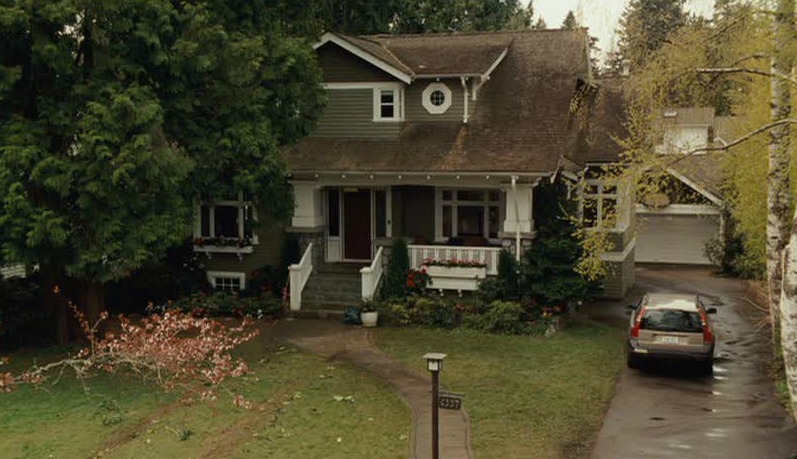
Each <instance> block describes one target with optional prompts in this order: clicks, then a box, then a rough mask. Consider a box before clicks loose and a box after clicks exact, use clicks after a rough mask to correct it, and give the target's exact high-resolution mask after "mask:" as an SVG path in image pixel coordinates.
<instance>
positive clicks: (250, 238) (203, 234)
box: [194, 193, 257, 246]
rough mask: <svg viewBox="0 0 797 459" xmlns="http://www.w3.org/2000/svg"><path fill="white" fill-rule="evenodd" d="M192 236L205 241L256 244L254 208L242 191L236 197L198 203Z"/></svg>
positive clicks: (210, 243) (223, 243)
mask: <svg viewBox="0 0 797 459" xmlns="http://www.w3.org/2000/svg"><path fill="white" fill-rule="evenodd" d="M198 217H199V218H198V222H197V225H196V227H195V230H194V233H195V234H194V236H195V237H196V238H198V239H199V240H200V241H202V243H203V244H206V245H231V244H232V245H235V244H237V245H239V246H241V244H243V245H250V244H257V234H256V233H255V232H254V225H255V223H256V222H257V210H256V209H255V206H254V205H253V203H252V202H251V201H248V200H245V199H244V196H243V194H242V193H239V194H238V199H234V200H222V201H214V202H206V203H201V204H200V205H199V212H198Z"/></svg>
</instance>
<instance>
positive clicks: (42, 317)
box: [0, 276, 50, 350]
mask: <svg viewBox="0 0 797 459" xmlns="http://www.w3.org/2000/svg"><path fill="white" fill-rule="evenodd" d="M49 321H50V314H48V313H47V311H46V310H45V309H44V307H43V305H42V301H41V297H40V291H39V283H38V281H37V279H36V278H35V277H29V278H19V277H14V278H10V279H4V278H3V277H2V276H0V348H2V349H5V350H10V349H14V348H17V347H19V346H22V345H31V344H42V342H46V339H47V336H48V333H47V331H49Z"/></svg>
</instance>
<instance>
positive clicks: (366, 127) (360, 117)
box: [312, 89, 401, 154]
mask: <svg viewBox="0 0 797 459" xmlns="http://www.w3.org/2000/svg"><path fill="white" fill-rule="evenodd" d="M327 94H328V102H327V108H326V110H325V111H324V113H323V114H322V115H321V119H319V120H318V124H317V126H316V130H315V132H314V133H313V134H312V135H313V136H316V137H355V138H391V137H398V135H399V131H400V130H401V122H398V121H374V120H373V119H374V92H373V89H330V90H328V91H327ZM374 154H378V152H374Z"/></svg>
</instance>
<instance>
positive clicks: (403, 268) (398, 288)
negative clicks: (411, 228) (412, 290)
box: [382, 238, 410, 299]
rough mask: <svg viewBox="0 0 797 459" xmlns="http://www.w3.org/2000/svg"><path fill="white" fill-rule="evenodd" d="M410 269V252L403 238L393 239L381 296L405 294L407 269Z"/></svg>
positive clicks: (400, 295) (393, 296) (401, 295)
mask: <svg viewBox="0 0 797 459" xmlns="http://www.w3.org/2000/svg"><path fill="white" fill-rule="evenodd" d="M409 269H410V252H409V249H408V248H407V243H406V242H405V241H404V239H401V238H398V239H396V240H395V241H393V246H392V248H391V250H390V261H389V262H388V264H387V270H386V271H385V282H384V284H383V286H382V297H383V298H386V299H395V298H403V297H404V296H405V295H406V282H407V271H408V270H409Z"/></svg>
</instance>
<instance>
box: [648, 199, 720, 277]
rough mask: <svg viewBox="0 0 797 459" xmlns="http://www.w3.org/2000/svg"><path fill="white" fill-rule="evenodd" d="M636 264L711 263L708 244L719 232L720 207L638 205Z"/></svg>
mask: <svg viewBox="0 0 797 459" xmlns="http://www.w3.org/2000/svg"><path fill="white" fill-rule="evenodd" d="M636 214H637V224H638V234H637V244H636V262H637V263H679V264H680V263H682V264H695V265H709V264H711V261H709V259H708V258H706V255H705V245H706V242H708V241H709V240H710V239H712V238H716V237H718V236H719V235H720V231H721V227H722V224H721V219H720V212H719V210H718V209H717V208H716V207H715V206H712V205H686V204H673V205H670V206H668V207H665V208H664V209H651V208H648V207H645V206H643V205H638V206H637V209H636Z"/></svg>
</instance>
